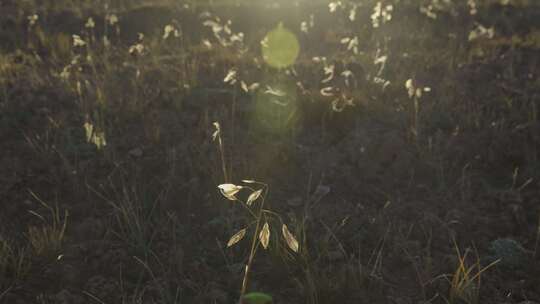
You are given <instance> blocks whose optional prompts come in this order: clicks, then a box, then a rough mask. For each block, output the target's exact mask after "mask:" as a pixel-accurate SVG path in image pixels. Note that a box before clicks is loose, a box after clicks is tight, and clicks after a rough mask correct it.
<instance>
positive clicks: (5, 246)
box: [0, 236, 31, 301]
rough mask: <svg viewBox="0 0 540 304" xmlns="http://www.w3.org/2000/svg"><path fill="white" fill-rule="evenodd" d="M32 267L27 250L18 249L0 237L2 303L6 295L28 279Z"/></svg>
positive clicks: (0, 291)
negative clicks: (23, 280)
mask: <svg viewBox="0 0 540 304" xmlns="http://www.w3.org/2000/svg"><path fill="white" fill-rule="evenodd" d="M30 266H31V264H30V260H29V259H28V253H27V250H26V248H24V247H23V248H19V247H16V246H15V245H14V244H12V242H10V241H8V240H7V239H4V238H3V237H2V236H0V301H1V300H2V297H3V295H4V294H6V293H7V292H8V291H9V290H10V289H11V288H12V287H13V286H15V285H17V284H18V283H19V282H20V281H21V280H22V279H24V278H25V277H26V275H27V274H28V272H29V271H30Z"/></svg>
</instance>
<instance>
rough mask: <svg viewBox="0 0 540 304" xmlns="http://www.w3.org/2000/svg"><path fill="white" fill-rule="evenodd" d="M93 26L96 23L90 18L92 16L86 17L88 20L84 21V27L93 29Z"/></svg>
mask: <svg viewBox="0 0 540 304" xmlns="http://www.w3.org/2000/svg"><path fill="white" fill-rule="evenodd" d="M95 26H96V23H95V22H94V19H92V17H90V18H88V20H87V21H86V24H85V25H84V27H86V28H88V29H93V28H94V27H95Z"/></svg>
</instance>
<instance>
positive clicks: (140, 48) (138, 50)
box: [129, 43, 145, 55]
mask: <svg viewBox="0 0 540 304" xmlns="http://www.w3.org/2000/svg"><path fill="white" fill-rule="evenodd" d="M144 51H145V48H144V45H143V44H142V43H137V44H134V45H132V46H130V47H129V53H130V54H131V55H142V54H143V53H144Z"/></svg>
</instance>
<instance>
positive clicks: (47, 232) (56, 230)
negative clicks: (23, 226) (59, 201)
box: [27, 191, 69, 256]
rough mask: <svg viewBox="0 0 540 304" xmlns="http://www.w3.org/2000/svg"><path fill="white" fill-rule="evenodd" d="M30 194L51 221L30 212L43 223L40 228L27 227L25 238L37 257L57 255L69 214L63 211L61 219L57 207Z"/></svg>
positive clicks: (32, 193)
mask: <svg viewBox="0 0 540 304" xmlns="http://www.w3.org/2000/svg"><path fill="white" fill-rule="evenodd" d="M30 194H31V195H32V197H33V198H35V199H36V200H37V201H38V202H39V203H40V204H41V205H42V206H44V207H45V208H46V209H47V210H49V212H50V213H51V219H50V220H49V221H48V220H46V219H45V217H43V216H42V215H40V214H39V213H37V212H35V211H30V213H32V214H33V215H35V216H37V217H38V218H39V219H40V220H42V221H43V225H41V226H30V227H28V231H27V237H28V240H29V242H30V246H31V247H32V250H33V252H34V254H36V255H37V256H50V255H51V254H55V253H58V251H59V250H60V249H61V248H62V242H63V240H64V236H65V232H66V227H67V219H68V216H69V213H68V211H67V210H65V211H64V215H63V217H62V216H61V215H60V208H59V207H58V205H55V207H54V208H52V207H50V206H49V205H47V204H46V203H45V202H44V201H43V200H42V199H41V198H39V197H38V196H37V195H36V194H35V193H34V192H32V191H30Z"/></svg>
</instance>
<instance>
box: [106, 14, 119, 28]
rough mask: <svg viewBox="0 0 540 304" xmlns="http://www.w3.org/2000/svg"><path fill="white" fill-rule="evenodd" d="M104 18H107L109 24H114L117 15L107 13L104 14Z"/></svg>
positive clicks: (116, 21) (116, 20)
mask: <svg viewBox="0 0 540 304" xmlns="http://www.w3.org/2000/svg"><path fill="white" fill-rule="evenodd" d="M105 20H107V22H108V23H109V24H110V25H111V26H114V25H115V24H117V23H118V16H116V15H115V14H111V15H107V16H105Z"/></svg>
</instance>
